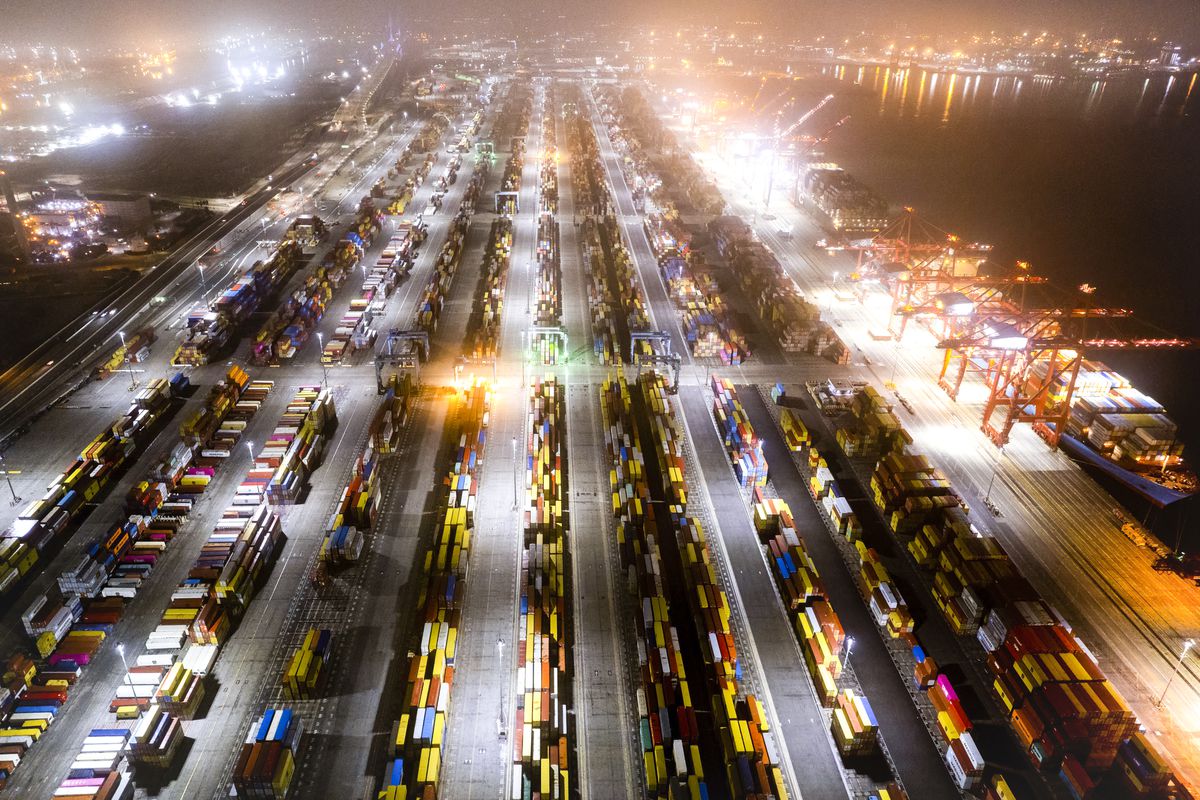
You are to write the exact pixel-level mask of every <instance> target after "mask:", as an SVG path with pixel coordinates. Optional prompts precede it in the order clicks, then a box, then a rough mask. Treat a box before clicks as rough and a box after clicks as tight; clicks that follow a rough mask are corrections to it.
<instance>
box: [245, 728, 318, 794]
mask: <svg viewBox="0 0 1200 800" xmlns="http://www.w3.org/2000/svg"><path fill="white" fill-rule="evenodd" d="M303 738H304V722H303V720H301V718H300V715H299V714H296V713H294V712H293V711H292V709H290V708H288V707H286V706H284V707H281V708H268V709H267V710H266V711H264V712H263V715H262V716H261V717H258V718H257V719H255V720H254V722H252V723H250V730H249V731H248V732H247V733H246V738H245V739H244V740H243V741H242V748H241V750H240V751H239V752H238V756H237V761H236V762H235V764H234V768H233V787H234V789H235V790H236V791H237V796H238V797H239V798H242V799H243V800H284V798H286V797H287V794H288V789H289V788H291V784H292V778H293V777H294V776H295V773H296V759H297V755H298V754H299V752H300V742H301V740H302V739H303Z"/></svg>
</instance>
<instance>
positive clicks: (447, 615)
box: [378, 384, 491, 800]
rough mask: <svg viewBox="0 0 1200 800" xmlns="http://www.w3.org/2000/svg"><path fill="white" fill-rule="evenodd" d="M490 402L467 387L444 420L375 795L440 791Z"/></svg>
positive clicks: (402, 799) (382, 798)
mask: <svg viewBox="0 0 1200 800" xmlns="http://www.w3.org/2000/svg"><path fill="white" fill-rule="evenodd" d="M490 399H491V398H490V389H489V388H488V387H487V386H486V385H483V384H476V385H473V386H470V387H468V388H466V389H465V390H463V391H462V392H460V393H458V394H457V395H456V400H455V402H454V403H453V405H452V407H451V412H450V416H449V417H448V419H449V420H450V421H449V422H448V423H447V424H448V425H453V426H454V427H453V428H451V430H452V431H453V432H454V433H456V434H457V436H453V439H452V440H453V441H455V442H456V446H455V448H454V454H453V462H452V464H451V466H450V469H449V470H448V473H447V476H446V479H445V482H444V486H445V487H446V491H445V494H444V495H441V496H440V497H439V505H438V513H437V521H436V523H435V528H434V535H433V543H432V545H431V546H430V549H429V551H428V552H427V553H425V556H424V559H423V561H422V563H421V568H420V574H421V577H420V578H419V580H420V581H421V583H420V586H421V592H420V595H419V598H418V613H417V623H416V627H415V630H414V631H413V633H412V636H411V639H410V642H411V644H410V647H409V649H410V655H409V657H408V661H407V665H406V666H405V667H404V671H403V673H402V674H403V675H404V676H405V677H404V679H403V687H404V688H403V690H402V694H401V695H400V698H399V705H400V708H401V711H400V717H399V719H397V720H396V721H395V723H393V725H392V729H391V734H390V736H389V738H388V743H387V758H388V766H387V768H386V769H385V771H384V775H383V779H382V781H381V788H380V791H379V794H378V797H379V800H409V799H412V800H415V799H416V798H426V797H437V796H438V792H439V788H440V785H441V783H440V774H441V764H442V747H443V744H444V741H445V732H446V719H447V714H448V713H449V710H450V696H451V687H452V686H453V684H454V661H455V652H456V650H457V648H458V636H459V633H460V622H459V620H460V615H461V611H462V600H463V594H464V591H465V588H466V586H465V581H466V576H467V560H468V554H469V553H470V549H471V536H472V534H473V529H474V520H475V497H476V489H477V486H476V482H477V479H478V476H479V469H480V467H482V465H483V454H484V448H485V445H486V444H487V427H486V424H487V423H486V419H487V415H488V409H489V405H490Z"/></svg>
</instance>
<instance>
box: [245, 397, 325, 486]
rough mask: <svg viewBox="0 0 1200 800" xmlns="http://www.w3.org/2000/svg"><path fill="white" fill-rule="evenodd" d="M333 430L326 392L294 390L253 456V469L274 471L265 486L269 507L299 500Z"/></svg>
mask: <svg viewBox="0 0 1200 800" xmlns="http://www.w3.org/2000/svg"><path fill="white" fill-rule="evenodd" d="M336 426H337V411H336V409H335V408H334V404H333V395H332V394H331V393H330V391H329V389H322V388H321V387H320V386H316V385H314V386H301V387H299V388H298V389H296V392H295V394H294V395H293V396H292V399H291V400H290V401H289V402H288V406H287V410H285V411H284V413H283V416H282V417H281V418H280V420H279V422H278V423H277V424H276V426H275V430H273V431H272V432H271V434H270V435H269V436H268V437H267V440H266V441H265V442H264V443H263V445H262V447H261V448H259V449H258V450H257V451H255V453H254V463H255V466H256V467H259V468H265V467H270V468H272V469H273V470H274V474H272V475H271V479H270V481H269V482H268V485H267V493H268V495H269V499H270V501H271V502H272V503H276V504H279V505H283V504H288V503H295V502H298V501H299V500H300V497H301V495H302V493H303V491H304V489H305V487H306V486H307V485H308V478H309V476H310V475H312V473H313V471H314V470H316V469H317V467H319V466H321V460H322V459H323V458H324V455H325V446H326V445H327V444H328V442H329V437H330V436H331V434H332V431H333V429H334V428H335V427H336Z"/></svg>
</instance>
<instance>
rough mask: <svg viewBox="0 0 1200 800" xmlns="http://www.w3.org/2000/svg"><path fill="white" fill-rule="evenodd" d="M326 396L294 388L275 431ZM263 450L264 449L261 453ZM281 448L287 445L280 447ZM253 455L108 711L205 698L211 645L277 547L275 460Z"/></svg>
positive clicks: (186, 708) (175, 706)
mask: <svg viewBox="0 0 1200 800" xmlns="http://www.w3.org/2000/svg"><path fill="white" fill-rule="evenodd" d="M325 404H328V405H329V406H330V407H331V406H332V403H331V401H330V400H329V399H328V395H327V394H325V393H324V392H319V391H315V390H313V389H311V388H307V387H304V388H301V389H300V390H299V391H298V392H297V394H296V396H295V397H293V398H292V401H291V402H290V403H289V406H288V410H287V411H286V412H285V413H284V415H283V417H282V419H281V421H280V422H281V427H287V426H290V425H293V424H296V423H298V424H299V426H300V427H303V426H304V425H305V418H307V417H308V416H309V415H312V416H314V417H321V416H322V415H323V413H324V411H323V408H324V406H325ZM264 449H265V448H264ZM286 449H289V448H285V450H286ZM282 458H283V455H282V454H281V455H279V456H278V457H276V456H275V455H271V456H268V457H266V458H263V457H262V456H261V455H260V454H256V456H255V459H254V461H253V462H252V464H251V467H250V469H249V470H248V472H247V474H246V476H245V478H244V479H243V480H242V482H241V484H240V485H239V486H238V487H237V488H236V489H235V490H234V494H233V496H232V498H231V499H230V501H229V504H228V505H227V506H226V507H225V509H224V511H223V512H222V514H221V516H220V517H219V518H218V519H217V521H216V523H215V524H214V527H213V531H212V533H211V534H210V535H209V538H208V540H207V541H206V542H205V544H204V545H203V546H202V548H201V550H200V553H199V555H198V556H197V558H196V560H195V561H194V562H193V564H192V566H191V568H190V569H189V570H188V573H187V575H186V576H185V577H184V579H183V580H182V581H181V582H180V584H179V585H178V586H177V587H176V588H175V590H174V591H173V592H172V594H171V598H170V600H169V601H168V604H167V606H166V608H164V609H163V613H162V615H161V617H160V619H159V624H158V625H157V626H156V627H155V628H154V630H153V631H152V632H151V633H150V636H149V637H148V638H147V640H146V644H145V649H144V652H143V653H142V654H141V655H138V656H137V658H136V660H135V666H133V667H131V668H130V670H129V672H128V673H127V675H126V680H125V681H124V682H123V683H122V685H121V686H120V687H119V688H118V694H117V697H116V698H115V699H114V701H113V703H112V706H111V707H110V708H111V710H112V711H113V712H114V713H117V714H118V715H119V716H123V715H125V714H127V713H129V712H132V713H134V714H136V713H137V711H139V710H144V709H146V708H147V707H148V706H149V704H150V703H151V702H152V701H153V702H156V703H158V704H159V705H160V706H161V707H162V708H163V710H164V711H168V712H170V713H171V714H173V715H175V716H178V717H180V718H182V719H189V718H191V716H192V715H194V714H195V712H196V710H197V708H198V707H199V705H200V702H201V701H202V699H203V697H204V694H205V683H204V678H205V676H206V675H207V674H208V672H209V671H210V670H211V669H212V666H213V663H214V662H215V660H216V658H217V655H218V652H219V648H220V647H221V646H223V645H224V644H225V643H226V642H227V641H228V638H229V636H230V635H231V634H232V632H233V629H234V627H235V625H236V623H237V621H238V620H239V619H240V618H241V617H242V615H243V614H244V613H245V610H246V608H247V607H248V605H249V603H250V602H251V601H252V600H253V598H254V596H255V594H256V592H257V589H258V588H259V586H260V585H261V583H262V581H263V579H264V577H265V575H266V573H267V572H268V571H269V570H270V569H271V566H272V565H273V564H274V562H275V560H276V558H277V557H278V555H279V552H280V551H281V550H282V548H283V543H284V540H285V536H284V534H283V526H282V523H281V521H280V518H279V516H278V515H277V514H276V513H275V512H274V511H273V510H272V507H271V506H270V504H269V502H268V495H269V487H270V484H271V480H272V478H274V477H275V475H276V474H277V467H278V464H275V462H276V461H277V460H281V459H282Z"/></svg>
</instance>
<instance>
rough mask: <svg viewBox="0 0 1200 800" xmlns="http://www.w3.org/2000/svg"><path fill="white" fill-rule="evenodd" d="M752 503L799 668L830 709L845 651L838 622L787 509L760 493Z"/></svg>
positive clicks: (835, 699)
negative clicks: (796, 649)
mask: <svg viewBox="0 0 1200 800" xmlns="http://www.w3.org/2000/svg"><path fill="white" fill-rule="evenodd" d="M755 500H756V502H755V503H754V506H753V513H754V523H755V527H756V528H757V530H758V534H759V537H760V539H763V540H764V541H765V543H766V548H767V556H768V560H769V562H770V564H771V572H772V573H773V574H774V576H775V584H776V586H777V587H778V588H779V592H780V597H781V598H782V600H783V602H784V606H785V607H787V608H788V609H789V610H790V612H791V614H790V616H791V619H792V627H793V628H794V629H795V631H796V636H797V638H798V639H799V641H800V650H801V652H802V653H803V655H804V665H805V667H806V668H807V669H808V675H809V678H811V679H812V683H813V688H814V689H815V691H816V694H817V698H818V699H819V700H820V702H821V704H822V705H823V706H825V707H826V708H833V707H834V706H835V704H836V702H837V697H838V686H837V679H838V678H839V677H840V676H841V674H842V664H843V652H844V650H845V646H846V632H845V630H844V629H843V627H842V621H841V619H840V618H839V617H838V615H837V612H835V611H834V609H833V606H832V605H830V604H829V602H828V600H827V599H826V594H825V585H824V583H823V582H822V581H821V576H820V574H819V573H818V572H817V568H816V565H815V564H813V561H812V559H811V558H810V557H809V555H808V550H807V548H805V546H804V540H803V538H801V536H800V535H799V533H798V532H797V530H796V524H795V522H794V520H793V518H792V513H791V509H790V508H789V507H788V505H787V503H785V502H784V501H782V500H779V499H766V498H763V497H762V495H761V493H756V496H755Z"/></svg>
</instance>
